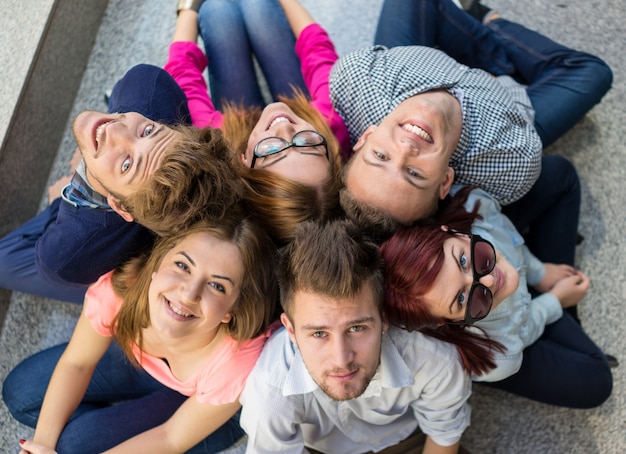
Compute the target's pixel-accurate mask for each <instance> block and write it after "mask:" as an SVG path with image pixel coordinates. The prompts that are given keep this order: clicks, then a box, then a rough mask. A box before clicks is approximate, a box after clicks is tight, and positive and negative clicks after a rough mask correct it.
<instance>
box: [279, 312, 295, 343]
mask: <svg viewBox="0 0 626 454" xmlns="http://www.w3.org/2000/svg"><path fill="white" fill-rule="evenodd" d="M280 321H281V322H282V324H283V326H284V327H285V328H286V329H287V334H289V339H291V342H293V343H294V344H296V345H297V342H296V333H295V331H294V329H293V325H292V324H291V322H290V321H289V317H287V314H285V313H284V312H283V313H282V314H280Z"/></svg>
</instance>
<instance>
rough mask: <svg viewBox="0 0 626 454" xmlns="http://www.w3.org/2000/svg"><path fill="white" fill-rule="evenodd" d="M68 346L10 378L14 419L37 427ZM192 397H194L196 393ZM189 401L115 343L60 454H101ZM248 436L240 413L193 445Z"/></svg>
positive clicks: (224, 443) (27, 363)
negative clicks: (46, 396)
mask: <svg viewBox="0 0 626 454" xmlns="http://www.w3.org/2000/svg"><path fill="white" fill-rule="evenodd" d="M66 345H67V344H62V345H58V346H56V347H52V348H50V349H48V350H44V351H42V352H40V353H37V354H35V355H33V356H31V357H30V358H27V359H26V360H24V361H23V362H22V363H20V364H19V365H18V366H17V367H16V368H15V369H13V371H11V373H10V374H9V375H8V376H7V378H6V380H5V381H4V384H3V387H2V397H3V399H4V402H5V403H6V405H7V407H8V409H9V411H10V412H11V414H12V415H13V417H14V418H15V419H16V420H18V421H19V422H21V423H22V424H25V425H27V426H30V427H35V426H36V424H37V419H38V417H39V412H40V410H41V405H42V403H43V398H44V394H45V392H46V389H47V387H48V382H49V380H50V377H51V376H52V372H53V371H54V368H55V366H56V364H57V362H58V360H59V358H60V357H61V355H62V354H63V351H64V350H65V347H66ZM192 398H193V397H192ZM186 399H188V397H187V396H183V395H182V394H180V393H178V392H176V391H173V390H171V389H170V388H168V387H166V386H164V385H162V384H161V383H160V382H158V381H157V380H155V379H154V378H152V377H151V376H150V375H149V374H148V373H146V372H145V371H144V370H143V369H141V368H136V367H134V366H133V365H132V364H131V363H130V362H129V361H128V360H127V358H126V357H125V356H124V353H123V352H122V351H121V349H120V348H119V346H118V344H116V343H113V344H112V345H111V347H110V348H109V350H108V351H107V352H106V353H105V355H104V356H103V358H102V359H101V360H100V362H99V363H98V366H97V367H96V370H95V371H94V374H93V377H92V379H91V382H90V383H89V386H88V388H87V391H86V392H85V395H84V397H83V399H82V402H81V404H80V405H79V406H78V408H77V409H76V411H75V412H74V413H73V415H72V417H71V419H70V421H69V422H68V423H67V425H66V426H65V428H64V429H63V432H62V433H61V437H60V438H59V441H58V444H57V451H58V452H61V453H64V454H65V453H73V452H76V453H92V452H93V453H98V452H102V451H104V450H107V449H110V448H112V447H113V446H116V445H118V444H120V443H121V442H123V441H125V440H127V439H129V438H131V437H133V436H135V435H137V434H140V433H142V432H145V431H147V430H149V429H151V428H153V427H156V426H158V425H160V424H163V423H164V422H165V421H167V420H168V419H169V418H170V416H171V415H172V414H173V413H174V412H175V411H176V410H177V409H178V407H180V405H181V404H182V403H183V402H184V401H185V400H186ZM242 435H243V430H242V429H241V428H240V426H239V415H238V414H237V415H235V416H234V417H233V418H231V419H230V420H229V421H228V422H227V423H226V424H224V425H223V426H222V427H220V428H219V429H218V430H217V431H215V432H214V433H213V434H211V435H210V436H209V437H207V438H206V439H205V440H204V441H202V442H201V443H199V444H198V445H197V446H195V447H194V448H192V449H191V450H190V451H188V452H191V453H203V452H218V451H222V450H224V449H226V448H227V447H229V446H231V445H232V444H233V443H235V442H236V441H237V440H239V439H240V438H241V437H242Z"/></svg>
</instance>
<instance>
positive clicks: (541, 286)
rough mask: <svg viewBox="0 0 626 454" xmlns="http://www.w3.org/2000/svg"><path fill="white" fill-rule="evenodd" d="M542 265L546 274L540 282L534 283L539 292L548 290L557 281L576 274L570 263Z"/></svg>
mask: <svg viewBox="0 0 626 454" xmlns="http://www.w3.org/2000/svg"><path fill="white" fill-rule="evenodd" d="M544 265H545V267H546V274H545V275H544V276H543V279H542V280H541V282H539V283H538V284H537V285H535V289H536V290H537V291H538V292H540V293H547V292H549V291H550V290H552V287H554V285H555V284H556V283H557V282H558V281H560V280H561V279H564V278H566V277H569V276H573V275H574V274H576V269H575V268H574V267H573V266H570V265H557V264H556V263H544Z"/></svg>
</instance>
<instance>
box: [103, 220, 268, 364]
mask: <svg viewBox="0 0 626 454" xmlns="http://www.w3.org/2000/svg"><path fill="white" fill-rule="evenodd" d="M198 232H203V233H209V234H211V235H213V236H215V237H216V238H218V239H220V240H222V241H228V242H230V243H232V244H234V245H235V246H237V249H238V250H239V252H240V254H241V257H242V260H243V266H244V273H243V281H242V283H241V291H240V294H239V298H238V299H237V301H236V302H235V305H234V306H233V309H232V319H231V320H230V321H229V322H228V324H227V328H228V333H229V334H230V336H232V337H233V338H234V339H236V340H238V341H242V340H245V339H250V338H252V337H255V336H258V335H259V334H261V333H262V332H263V331H265V329H266V328H267V326H268V325H269V323H271V321H273V320H274V319H275V318H276V317H277V311H278V285H277V283H276V276H275V274H274V273H275V264H276V247H275V246H274V243H273V242H272V241H271V239H270V238H269V236H268V235H267V233H266V232H265V231H264V230H263V229H262V228H261V227H260V226H258V225H257V224H256V223H254V222H253V221H252V220H251V219H250V218H249V217H244V216H242V215H240V210H234V212H233V213H232V214H230V215H228V216H225V217H224V218H222V219H221V220H220V221H210V220H207V219H203V220H201V221H199V222H197V223H195V224H193V225H191V226H190V227H188V228H187V229H186V230H184V231H181V232H178V233H177V234H176V235H171V236H169V237H164V238H161V239H160V240H158V241H157V243H156V244H155V246H154V249H153V250H152V251H151V252H150V253H146V254H144V255H142V256H139V257H136V258H134V259H132V260H130V261H128V262H127V263H126V264H124V265H122V266H121V267H119V268H118V269H116V270H115V272H114V274H113V279H112V280H113V288H114V290H115V292H116V293H117V294H118V295H119V296H120V297H121V298H122V299H123V300H124V303H123V304H122V308H121V309H120V311H119V313H118V314H117V316H116V317H115V320H114V321H113V323H112V324H111V331H112V333H113V332H114V334H115V335H116V336H117V340H118V342H119V344H120V346H121V347H122V350H123V351H124V352H125V353H126V355H127V356H128V357H129V358H130V359H131V360H132V361H133V362H134V363H135V364H136V361H135V357H134V355H133V350H132V349H133V346H135V345H136V346H138V347H139V348H140V349H141V347H142V343H143V339H142V330H143V329H144V328H147V327H148V326H149V325H150V308H149V301H148V291H149V288H150V282H151V280H152V273H153V272H155V271H156V270H158V268H159V266H160V264H161V261H162V260H163V257H164V256H165V254H167V252H168V251H170V250H171V249H172V248H173V247H175V246H176V245H177V244H178V243H179V242H180V241H181V240H182V239H183V238H185V237H187V236H189V235H191V234H193V233H198ZM209 259H210V258H209V257H207V260H209Z"/></svg>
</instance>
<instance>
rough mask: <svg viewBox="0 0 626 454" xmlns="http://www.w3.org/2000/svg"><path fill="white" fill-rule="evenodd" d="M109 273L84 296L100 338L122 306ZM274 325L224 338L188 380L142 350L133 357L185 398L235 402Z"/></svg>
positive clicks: (151, 373)
mask: <svg viewBox="0 0 626 454" xmlns="http://www.w3.org/2000/svg"><path fill="white" fill-rule="evenodd" d="M112 275H113V272H112V271H111V272H109V273H107V274H105V275H104V276H101V277H100V279H98V281H97V282H95V283H94V284H92V285H91V286H90V287H89V289H88V290H87V293H86V297H87V298H86V300H85V306H84V313H85V316H86V317H87V319H88V320H89V321H90V322H91V326H92V327H93V328H94V330H96V332H97V333H98V334H100V335H102V336H107V337H110V336H111V331H110V326H111V322H112V321H113V318H114V317H115V316H116V315H117V313H118V311H119V310H120V308H121V306H122V303H123V301H122V299H121V298H120V297H119V296H118V295H117V294H116V293H115V292H114V291H113V287H112V286H111V276H112ZM276 327H277V326H276V324H275V325H272V327H271V328H270V329H269V330H268V332H267V333H265V334H263V335H261V336H259V337H256V338H254V339H250V340H247V341H243V342H239V343H238V342H237V341H235V340H234V339H233V338H232V337H230V336H229V337H227V338H226V340H225V341H224V342H222V344H221V345H220V346H219V347H218V348H217V349H216V350H215V351H214V352H213V353H211V355H210V356H208V357H207V358H206V361H205V362H204V364H202V366H201V367H200V368H199V369H198V370H197V371H196V372H195V373H194V374H193V375H192V376H191V377H189V378H188V379H187V380H184V381H181V380H179V379H177V378H176V377H175V376H174V375H173V374H172V372H171V371H170V369H169V367H168V366H167V364H166V363H165V361H163V359H161V358H158V357H155V356H152V355H150V354H148V353H146V352H145V351H144V352H142V354H141V356H140V354H139V353H140V351H139V348H137V347H136V348H135V351H134V353H135V358H137V360H138V361H139V360H140V359H141V366H142V367H143V368H144V369H145V370H146V372H148V373H149V374H150V375H152V376H153V377H154V378H155V379H157V380H158V381H159V382H161V383H163V384H164V385H165V386H167V387H168V388H171V389H173V390H175V391H178V392H179V393H181V394H183V395H185V396H196V398H197V399H198V400H199V401H200V402H202V403H210V404H212V405H221V404H226V403H230V402H234V401H235V400H237V399H238V398H239V394H240V393H241V391H242V390H243V386H244V384H245V381H246V378H248V374H249V373H250V371H251V370H252V368H253V367H254V365H255V363H256V360H257V358H258V357H259V355H260V354H261V350H262V349H263V345H264V344H265V341H266V340H267V338H268V337H269V335H270V334H271V332H273V331H274V330H275V329H276Z"/></svg>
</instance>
